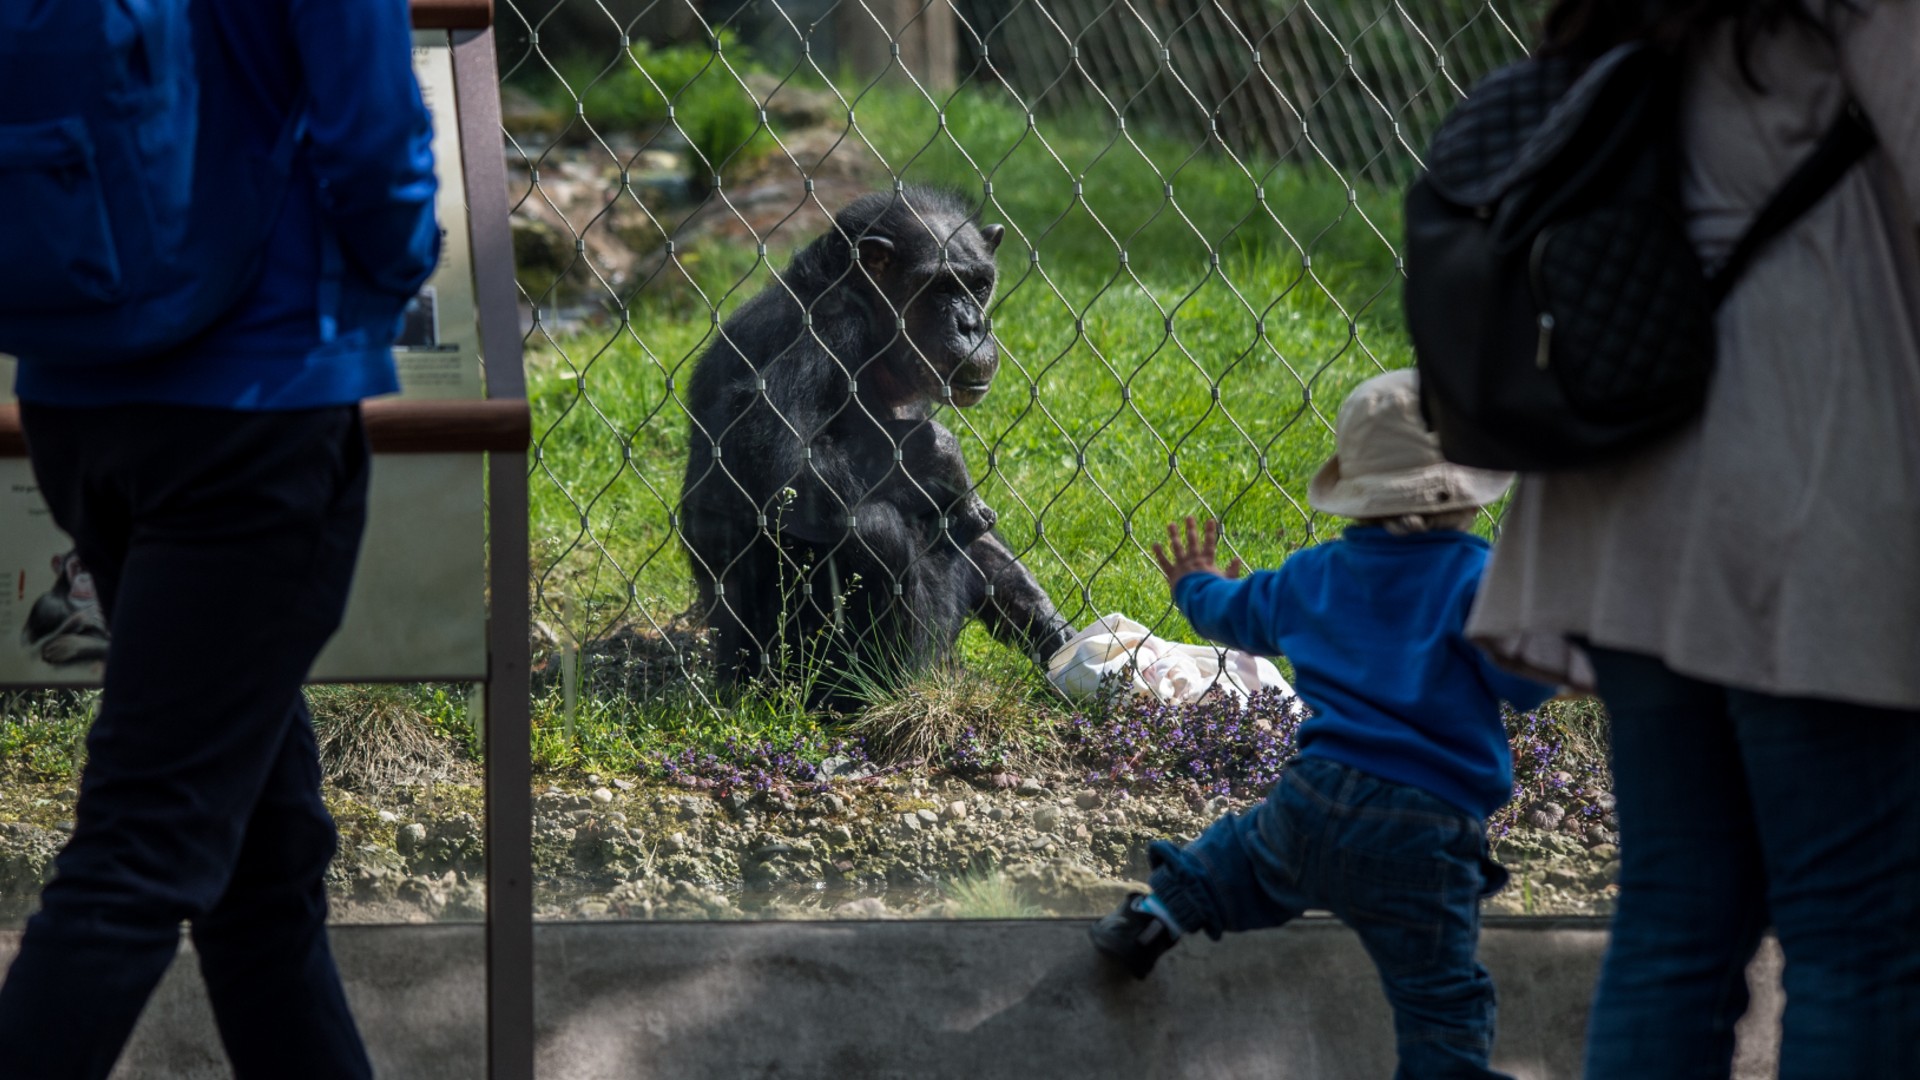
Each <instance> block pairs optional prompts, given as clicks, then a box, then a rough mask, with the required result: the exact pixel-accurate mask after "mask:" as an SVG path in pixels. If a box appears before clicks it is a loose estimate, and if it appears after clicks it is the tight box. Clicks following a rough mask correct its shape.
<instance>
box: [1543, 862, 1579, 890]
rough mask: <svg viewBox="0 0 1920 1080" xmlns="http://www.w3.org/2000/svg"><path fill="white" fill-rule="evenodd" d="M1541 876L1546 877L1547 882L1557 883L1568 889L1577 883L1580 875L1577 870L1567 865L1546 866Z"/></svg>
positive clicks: (1550, 883)
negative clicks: (1545, 870)
mask: <svg viewBox="0 0 1920 1080" xmlns="http://www.w3.org/2000/svg"><path fill="white" fill-rule="evenodd" d="M1542 876H1543V877H1544V878H1545V879H1546V882H1547V884H1549V885H1558V886H1559V887H1561V888H1563V889H1570V888H1573V887H1574V886H1576V885H1579V884H1580V877H1581V876H1580V873H1579V872H1578V871H1576V870H1574V869H1573V868H1572V867H1568V866H1553V867H1548V868H1547V872H1546V873H1545V874H1544V875H1542Z"/></svg>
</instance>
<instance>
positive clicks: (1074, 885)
mask: <svg viewBox="0 0 1920 1080" xmlns="http://www.w3.org/2000/svg"><path fill="white" fill-rule="evenodd" d="M1004 873H1005V874H1006V877H1007V880H1008V881H1009V882H1010V883H1012V885H1013V886H1014V887H1015V888H1016V889H1018V890H1019V891H1020V892H1021V893H1022V894H1024V895H1027V896H1030V897H1032V898H1033V899H1034V900H1035V901H1036V902H1038V903H1039V904H1040V906H1042V907H1044V908H1046V909H1047V910H1048V911H1050V912H1054V913H1057V914H1063V915H1074V916H1084V915H1087V914H1090V913H1092V912H1105V911H1107V910H1109V909H1111V908H1113V907H1116V906H1118V905H1119V903H1120V901H1121V900H1123V899H1125V898H1126V895H1127V894H1128V893H1130V892H1146V891H1148V890H1147V887H1146V886H1145V885H1142V884H1140V883H1138V882H1130V881H1122V880H1119V879H1117V878H1109V877H1106V876H1104V875H1102V874H1101V873H1099V872H1098V871H1097V870H1094V869H1093V868H1091V867H1089V866H1087V865H1085V864H1083V863H1080V862H1077V861H1074V860H1069V859H1049V860H1043V861H1039V862H1028V863H1018V864H1015V865H1012V866H1009V867H1007V868H1006V870H1005V871H1004Z"/></svg>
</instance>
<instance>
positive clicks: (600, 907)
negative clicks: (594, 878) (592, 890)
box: [573, 896, 613, 919]
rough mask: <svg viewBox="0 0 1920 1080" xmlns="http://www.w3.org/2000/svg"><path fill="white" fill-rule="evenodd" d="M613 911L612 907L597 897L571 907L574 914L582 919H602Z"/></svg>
mask: <svg viewBox="0 0 1920 1080" xmlns="http://www.w3.org/2000/svg"><path fill="white" fill-rule="evenodd" d="M612 910H613V905H612V904H609V903H607V902H606V901H605V900H601V899H599V898H597V897H591V896H590V897H588V898H587V899H585V900H582V901H580V902H579V903H577V904H575V905H573V911H574V914H576V915H578V916H580V917H581V918H583V919H604V918H606V917H607V913H608V912H610V911H612Z"/></svg>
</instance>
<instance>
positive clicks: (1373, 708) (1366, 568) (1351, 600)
mask: <svg viewBox="0 0 1920 1080" xmlns="http://www.w3.org/2000/svg"><path fill="white" fill-rule="evenodd" d="M1335 450H1336V452H1335V456H1334V457H1333V458H1332V460H1330V461H1328V462H1327V463H1326V465H1325V466H1324V467H1322V468H1321V470H1320V471H1319V473H1318V474H1317V475H1316V476H1315V477H1314V478H1313V481H1312V484H1311V486H1310V487H1309V489H1308V501H1309V502H1310V503H1311V505H1312V506H1313V507H1314V508H1315V509H1317V510H1320V511H1322V512H1324V513H1329V514H1335V515H1338V516H1341V517H1346V518H1351V519H1353V525H1352V526H1351V527H1349V528H1348V529H1347V530H1346V532H1345V533H1344V534H1343V535H1342V537H1341V538H1340V539H1339V540H1334V541H1330V542H1328V543H1323V544H1319V545H1316V546H1314V547H1310V548H1307V549H1305V550H1303V551H1301V552H1299V553H1297V554H1295V555H1294V556H1292V557H1291V558H1289V559H1287V560H1286V561H1285V562H1283V563H1282V564H1281V565H1280V568H1279V569H1277V570H1269V571H1262V572H1259V573H1255V574H1252V575H1250V576H1246V577H1242V576H1241V575H1242V570H1243V568H1242V567H1241V564H1240V562H1239V560H1237V559H1236V560H1234V561H1233V562H1232V563H1231V564H1230V565H1229V566H1228V567H1227V568H1226V570H1225V572H1224V573H1223V572H1221V571H1220V570H1219V569H1217V568H1216V567H1215V564H1214V554H1215V550H1216V545H1217V542H1218V537H1219V526H1218V524H1217V523H1215V522H1208V523H1207V525H1206V527H1205V528H1204V530H1203V531H1202V533H1201V534H1200V535H1198V536H1196V534H1195V529H1194V521H1193V519H1192V518H1187V519H1186V529H1185V534H1186V535H1185V538H1184V540H1183V539H1182V537H1181V536H1180V534H1179V531H1178V530H1177V529H1176V528H1175V526H1173V525H1169V526H1167V539H1168V543H1167V545H1166V547H1164V548H1163V547H1162V546H1161V545H1159V544H1155V545H1154V557H1155V558H1156V559H1157V560H1158V561H1159V563H1160V568H1161V570H1162V571H1163V572H1164V573H1165V574H1166V577H1167V582H1168V584H1169V585H1171V586H1172V588H1173V596H1174V601H1175V603H1176V604H1178V605H1179V608H1180V611H1181V613H1182V614H1183V615H1185V616H1186V618H1187V621H1188V622H1190V623H1191V624H1192V625H1193V627H1194V629H1195V630H1197V631H1199V632H1200V633H1201V634H1202V635H1204V636H1205V637H1207V638H1209V639H1211V640H1213V641H1216V642H1219V643H1221V644H1223V645H1227V646H1229V647H1231V648H1236V649H1243V650H1246V651H1247V652H1251V653H1256V654H1262V655H1283V656H1286V657H1287V658H1288V659H1290V660H1291V661H1292V662H1293V670H1294V686H1295V688H1296V689H1297V690H1298V692H1299V694H1300V697H1301V698H1302V699H1303V700H1304V701H1305V702H1306V703H1307V705H1308V706H1309V707H1310V708H1311V710H1312V716H1311V717H1310V718H1309V719H1308V720H1307V721H1306V722H1305V723H1303V724H1302V725H1301V727H1300V733H1299V742H1300V753H1299V758H1298V760H1296V761H1295V762H1293V763H1292V764H1290V765H1289V766H1288V768H1287V769H1286V771H1285V772H1284V773H1283V774H1282V775H1281V779H1280V782H1279V783H1278V784H1276V785H1275V786H1274V789H1273V791H1272V792H1271V793H1269V794H1268V796H1267V798H1266V799H1265V801H1263V802H1262V803H1261V804H1260V805H1258V806H1256V807H1254V808H1253V809H1251V810H1249V811H1248V812H1246V813H1244V814H1241V815H1238V816H1232V815H1229V816H1227V817H1224V818H1222V819H1221V820H1219V821H1217V822H1215V823H1214V824H1213V825H1212V826H1210V827H1209V828H1208V829H1207V830H1206V831H1205V832H1204V833H1202V834H1201V836H1200V837H1199V839H1197V840H1195V841H1194V842H1193V843H1191V844H1188V845H1187V846H1185V847H1184V848H1183V847H1179V846H1176V845H1174V844H1171V843H1168V842H1166V841H1156V842H1155V843H1154V844H1153V845H1152V846H1151V848H1150V849H1149V861H1150V862H1151V863H1152V865H1153V867H1154V870H1153V875H1152V882H1151V883H1152V886H1153V892H1152V893H1151V894H1150V895H1142V894H1134V895H1133V896H1130V897H1129V898H1128V899H1127V900H1126V901H1125V902H1123V903H1122V904H1121V906H1120V908H1119V910H1117V911H1115V912H1113V913H1112V914H1110V915H1108V916H1106V917H1105V918H1103V919H1101V920H1100V921H1099V922H1097V923H1096V924H1094V926H1093V927H1092V929H1091V934H1092V937H1093V942H1094V945H1095V946H1096V947H1097V948H1098V949H1099V950H1100V951H1101V952H1102V953H1103V954H1105V955H1107V956H1108V957H1111V958H1112V959H1113V960H1115V961H1117V962H1118V963H1120V964H1121V965H1122V966H1124V967H1125V968H1126V969H1127V970H1128V971H1130V972H1132V973H1133V975H1134V976H1135V977H1136V978H1145V977H1146V975H1147V973H1148V972H1149V971H1150V970H1151V969H1152V968H1153V965H1154V962H1155V961H1156V960H1157V959H1159V957H1160V956H1161V954H1163V953H1165V952H1166V951H1167V950H1168V949H1169V948H1171V947H1172V946H1173V945H1174V943H1175V942H1176V941H1178V940H1179V939H1180V938H1181V937H1182V936H1183V935H1185V934H1189V933H1193V932H1195V931H1201V932H1204V933H1206V934H1207V935H1208V936H1210V937H1213V938H1218V937H1219V936H1220V935H1221V933H1222V932H1224V931H1242V930H1257V929H1261V928H1263V927H1271V926H1279V925H1281V924H1282V923H1285V922H1287V921H1288V920H1290V919H1292V918H1294V917H1295V916H1297V915H1299V914H1300V913H1301V912H1303V911H1306V910H1308V909H1310V908H1311V909H1316V910H1327V911H1331V912H1333V913H1334V914H1335V915H1336V916H1338V917H1339V918H1340V919H1341V920H1342V921H1344V922H1345V923H1346V924H1347V925H1349V926H1351V927H1352V928H1353V929H1354V930H1355V932H1357V933H1358V934H1359V936H1360V940H1361V943H1362V944H1363V945H1365V946H1366V949H1367V952H1368V954H1369V955H1370V956H1372V957H1373V960H1374V963H1375V964H1376V966H1377V967H1378V968H1379V970H1380V979H1381V983H1382V985H1383V987H1384V989H1385V990H1386V994H1387V998H1388V1000H1389V1002H1390V1003H1391V1004H1392V1006H1393V1012H1394V1026H1395V1031H1396V1035H1397V1038H1398V1045H1399V1054H1400V1071H1399V1074H1398V1075H1399V1076H1401V1077H1406V1078H1418V1077H1438V1076H1447V1077H1486V1076H1496V1075H1499V1074H1496V1073H1493V1072H1490V1071H1489V1070H1488V1067H1487V1062H1488V1058H1489V1056H1490V1054H1491V1051H1492V1047H1493V1019H1494V990H1493V981H1492V979H1491V978H1490V977H1489V976H1488V974H1487V971H1486V969H1485V968H1484V967H1482V966H1481V965H1480V963H1479V962H1478V960H1476V959H1475V951H1476V948H1477V946H1478V942H1479V930H1480V915H1479V910H1480V899H1481V897H1483V896H1487V895H1490V894H1492V893H1493V892H1495V891H1497V890H1498V889H1499V888H1500V887H1501V886H1502V885H1503V884H1505V882H1506V878H1507V875H1506V872H1505V871H1504V870H1503V869H1501V868H1500V867H1499V866H1498V865H1497V864H1495V863H1494V862H1493V861H1492V859H1491V858H1490V857H1489V854H1488V846H1487V835H1486V820H1487V817H1488V816H1489V815H1490V814H1492V813H1493V812H1494V811H1495V810H1497V809H1499V808H1500V806H1501V805H1502V804H1504V803H1505V802H1506V801H1507V799H1508V797H1509V796H1510V795H1511V794H1512V787H1513V758H1512V751H1511V749H1510V747H1509V745H1508V742H1507V735H1506V730H1505V727H1504V726H1503V725H1502V723H1501V720H1500V703H1501V702H1502V701H1506V702H1508V703H1510V704H1512V705H1513V706H1515V707H1516V708H1520V709H1529V708H1533V707H1535V706H1537V705H1539V704H1540V703H1541V702H1542V701H1544V700H1545V699H1546V698H1548V697H1549V696H1551V695H1552V693H1553V689H1552V688H1551V687H1547V686H1542V685H1539V684H1536V683H1532V682H1528V681H1526V680H1524V679H1520V678H1518V677H1515V676H1512V675H1508V674H1505V673H1503V672H1502V671H1500V670H1499V669H1498V668H1495V667H1494V666H1493V665H1492V664H1491V663H1489V662H1488V661H1487V660H1486V658H1485V657H1483V656H1482V655H1481V653H1480V652H1479V650H1477V649H1476V648H1475V647H1474V646H1473V645H1471V644H1469V643H1468V642H1467V640H1466V638H1465V637H1464V636H1463V633H1462V631H1463V629H1464V627H1465V625H1466V620H1467V613H1468V610H1469V609H1470V608H1471V607H1472V605H1473V599H1474V594H1475V592H1476V590H1477V589H1478V588H1479V585H1480V575H1481V572H1482V571H1483V570H1484V568H1485V566H1486V562H1487V551H1488V546H1487V543H1486V542H1485V541H1483V540H1481V539H1480V538H1478V537H1476V536H1473V535H1471V534H1469V533H1467V532H1466V531H1464V530H1466V529H1467V528H1470V527H1471V526H1472V523H1473V518H1474V514H1475V513H1476V511H1477V509H1478V508H1479V507H1482V506H1485V505H1487V504H1489V503H1492V502H1494V501H1495V500H1497V499H1498V498H1499V497H1500V496H1501V494H1502V493H1503V492H1505V490H1506V488H1507V486H1508V484H1509V483H1510V482H1511V480H1512V477H1511V476H1510V475H1508V474H1505V473H1494V472H1488V471H1484V470H1480V469H1469V468H1463V467H1461V466H1457V465H1451V464H1448V463H1447V462H1446V461H1445V460H1444V459H1443V458H1442V457H1441V455H1440V446H1439V442H1438V440H1437V439H1435V437H1434V436H1433V435H1432V434H1431V433H1430V432H1428V431H1427V429H1426V425H1425V423H1424V422H1423V421H1422V420H1421V417H1420V406H1419V392H1418V386H1417V384H1416V382H1415V375H1414V373H1413V372H1412V371H1394V372H1389V373H1387V374H1385V375H1380V376H1377V377H1375V378H1373V379H1370V380H1368V381H1367V382H1365V383H1362V384H1361V385H1360V386H1359V388H1357V389H1356V390H1355V391H1354V392H1353V394H1352V395H1351V396H1350V397H1348V398H1347V400H1346V401H1345V402H1344V403H1343V404H1342V405H1341V406H1340V413H1339V417H1338V419H1337V423H1336V433H1335Z"/></svg>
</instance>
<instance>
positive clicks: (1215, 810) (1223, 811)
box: [1205, 795, 1233, 818]
mask: <svg viewBox="0 0 1920 1080" xmlns="http://www.w3.org/2000/svg"><path fill="white" fill-rule="evenodd" d="M1232 812H1233V803H1231V802H1229V801H1228V800H1227V797H1226V796H1225V795H1216V796H1214V797H1213V798H1211V799H1208V800H1207V805H1206V808H1205V813H1206V815H1207V816H1208V817H1210V818H1220V817H1225V816H1227V815H1228V814H1230V813H1232Z"/></svg>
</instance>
